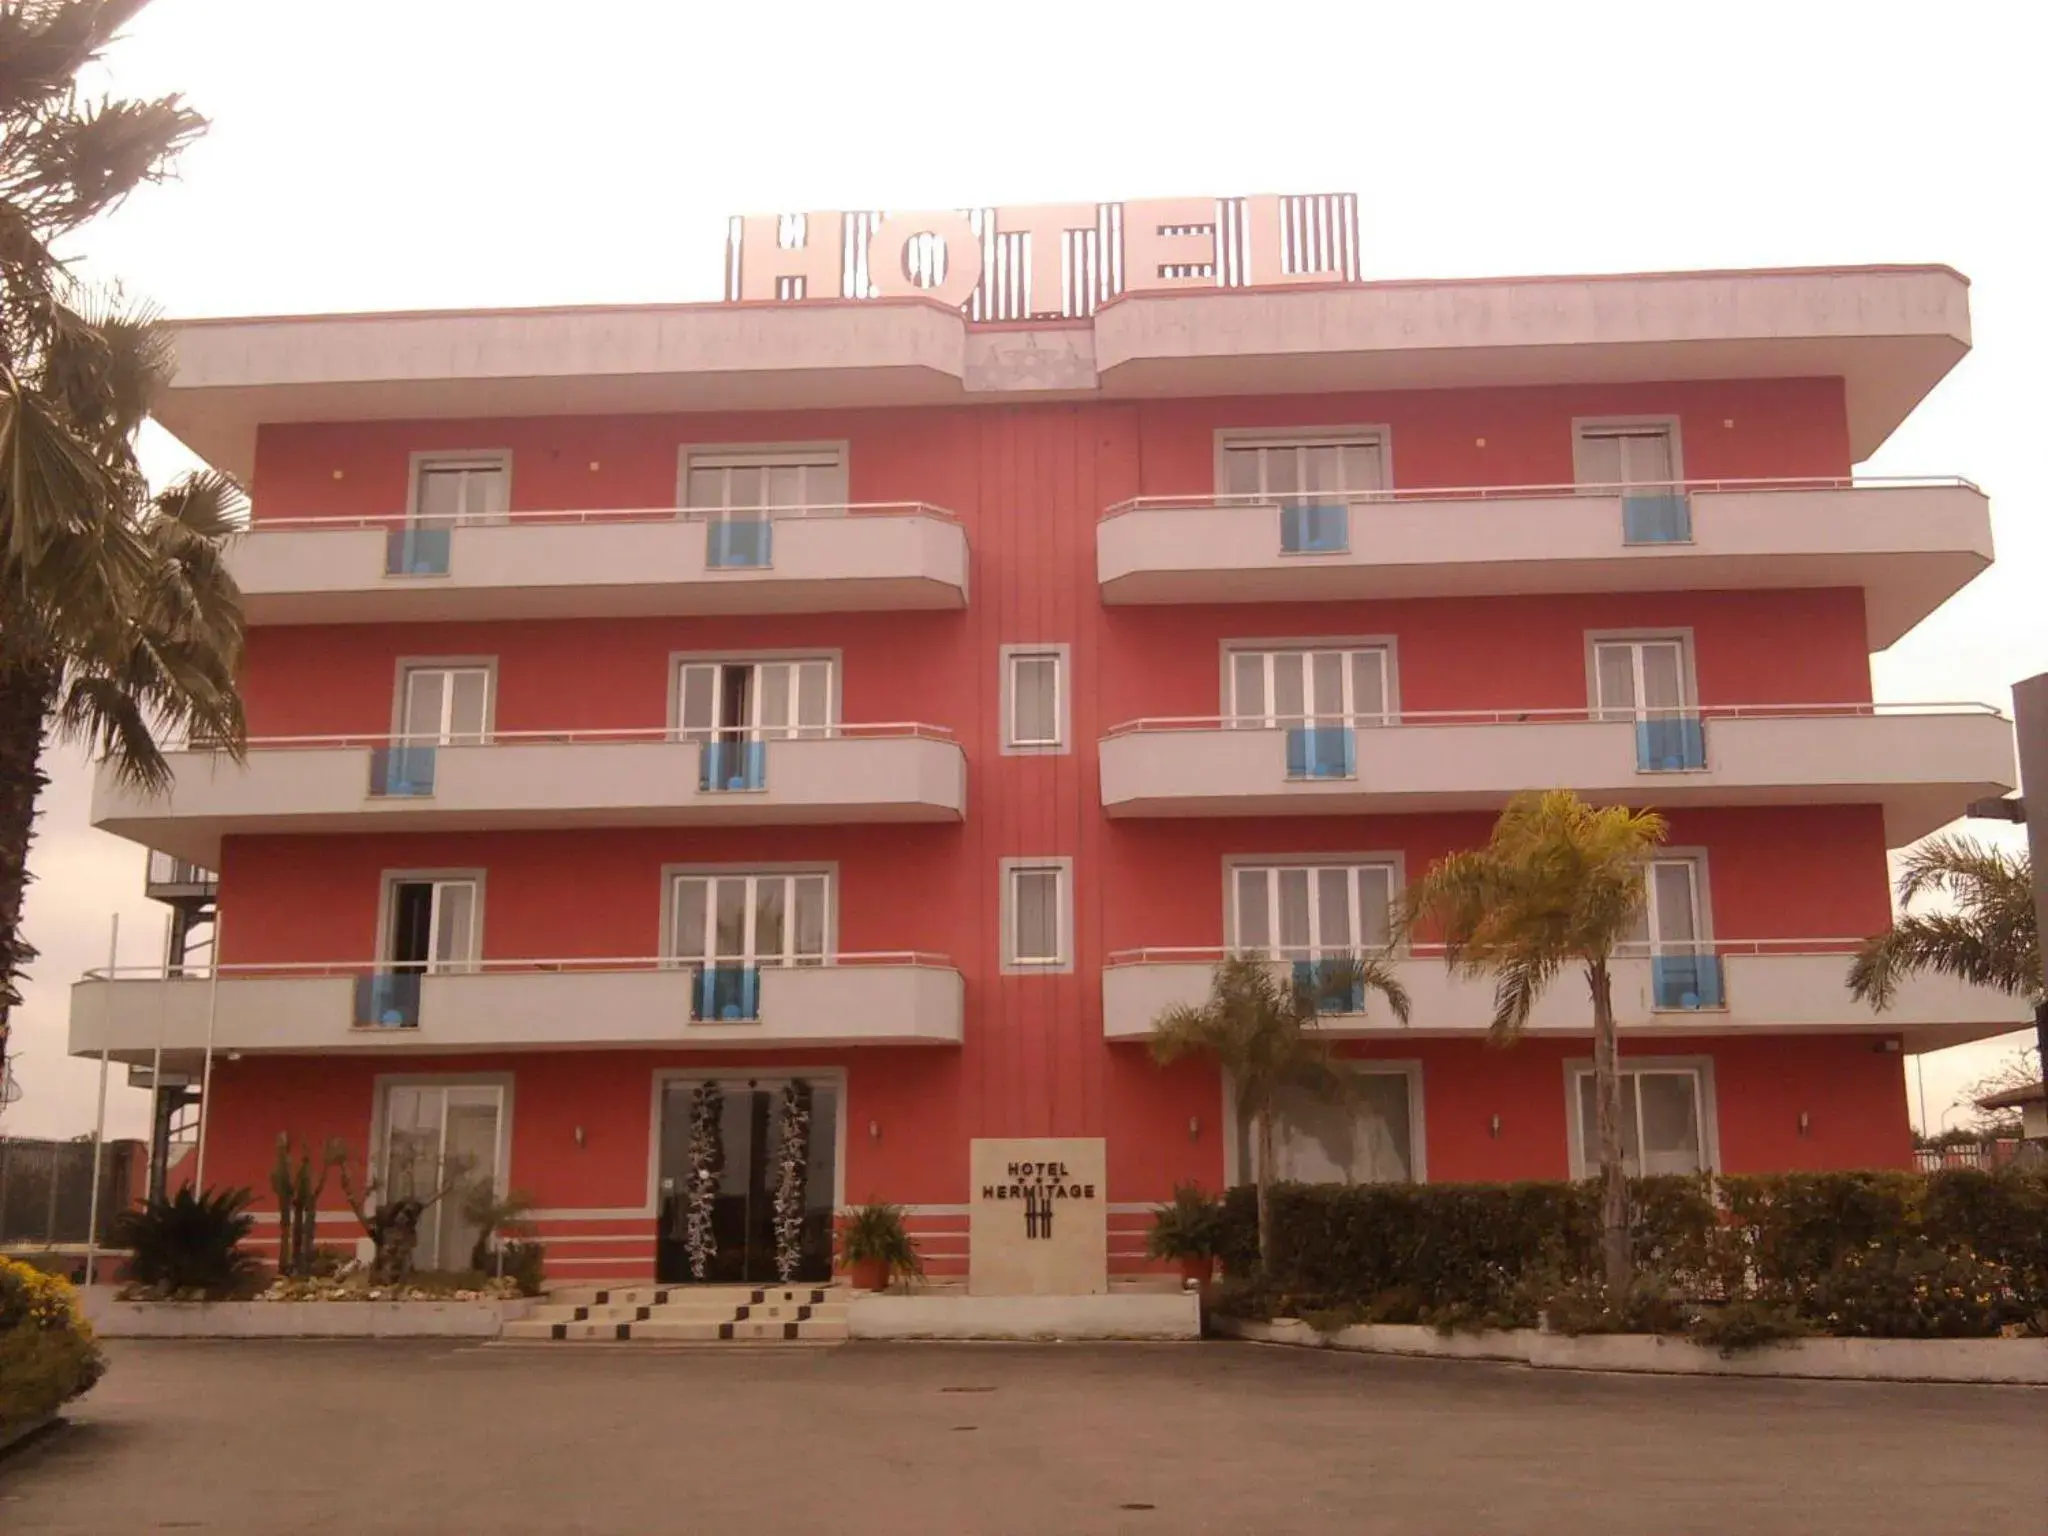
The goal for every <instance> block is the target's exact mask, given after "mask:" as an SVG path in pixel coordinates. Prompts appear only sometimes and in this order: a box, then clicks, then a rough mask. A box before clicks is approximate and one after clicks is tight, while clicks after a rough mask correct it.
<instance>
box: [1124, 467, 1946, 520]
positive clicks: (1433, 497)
mask: <svg viewBox="0 0 2048 1536" xmlns="http://www.w3.org/2000/svg"><path fill="white" fill-rule="evenodd" d="M1912 489H1920V490H1964V491H1974V492H1976V493H1977V494H1978V495H1980V496H1981V495H1982V494H1983V490H1982V488H1981V487H1979V486H1978V485H1976V484H1975V483H1974V482H1972V481H1969V480H1966V479H1964V478H1963V477H1962V476H1961V475H1772V476H1768V477H1764V478H1757V479H1718V480H1656V481H1648V482H1642V483H1635V484H1628V483H1624V482H1621V481H1591V482H1586V483H1583V484H1582V483H1579V482H1572V483H1570V484H1551V485H1403V486H1394V487H1390V488H1388V489H1386V490H1379V491H1336V490H1331V491H1313V490H1304V491H1281V492H1277V493H1268V494H1264V495H1260V494H1249V493H1244V492H1238V493H1234V494H1223V493H1217V494H1207V493H1197V494H1195V495H1192V496H1131V497H1127V498H1125V499H1124V500H1122V501H1117V502H1112V503H1111V504H1110V505H1109V507H1108V509H1107V510H1105V511H1104V512H1103V514H1102V517H1101V519H1099V520H1100V521H1104V522H1106V521H1108V520H1109V519H1110V518H1112V517H1120V516H1122V515H1123V514H1124V513H1126V512H1152V511H1170V510H1174V509H1178V508H1187V509H1189V510H1195V509H1200V508H1206V507H1277V506H1279V505H1280V504H1281V503H1282V502H1287V501H1314V500H1318V499H1320V500H1323V501H1344V502H1366V503H1372V502H1395V503H1399V502H1408V501H1529V500H1535V499H1538V498H1549V497H1554V496H1621V495H1626V494H1630V493H1634V494H1637V495H1645V494H1647V495H1655V494H1657V493H1659V492H1675V491H1684V492H1686V493H1688V494H1692V493H1696V492H1697V493H1705V494H1709V495H1711V494H1712V493H1714V492H1716V491H1749V492H1768V491H1863V490H1912Z"/></svg>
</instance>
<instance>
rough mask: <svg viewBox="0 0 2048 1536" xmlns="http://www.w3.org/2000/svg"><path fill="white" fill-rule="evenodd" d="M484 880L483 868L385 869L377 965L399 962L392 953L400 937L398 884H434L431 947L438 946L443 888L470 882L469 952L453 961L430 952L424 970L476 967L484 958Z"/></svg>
mask: <svg viewBox="0 0 2048 1536" xmlns="http://www.w3.org/2000/svg"><path fill="white" fill-rule="evenodd" d="M484 883H485V882H484V872H483V871H482V870H481V869H387V870H385V871H384V881H383V887H382V889H381V891H380V892H379V894H378V898H377V960H376V964H377V968H378V969H380V970H382V969H384V968H386V967H388V966H390V965H394V964H396V963H397V962H396V961H394V960H393V959H392V957H391V947H392V943H393V941H394V940H395V939H396V938H397V932H396V924H397V922H398V888H399V887H400V886H401V885H430V886H432V887H433V888H434V894H433V896H432V897H431V898H430V902H429V907H428V917H427V938H428V943H427V948H428V949H429V950H430V951H431V950H432V949H433V948H434V944H433V936H434V932H435V930H436V928H437V927H438V926H439V923H440V915H441V892H442V890H443V889H444V888H445V887H447V886H451V885H467V886H469V887H470V898H469V953H468V955H467V956H465V957H463V958H462V959H460V960H457V961H453V962H450V961H441V960H435V959H434V958H433V957H432V955H431V954H430V955H429V956H428V958H427V960H426V961H425V962H424V974H426V975H428V976H462V975H468V974H469V973H471V972H473V971H475V970H476V969H477V968H478V967H479V966H480V965H481V963H482V961H483V948H484Z"/></svg>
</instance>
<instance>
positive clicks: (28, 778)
mask: <svg viewBox="0 0 2048 1536" xmlns="http://www.w3.org/2000/svg"><path fill="white" fill-rule="evenodd" d="M56 702H57V674H56V673H54V672H52V671H51V670H50V669H48V668H47V667H41V666H35V665H20V664H13V665H0V1063H4V1062H5V1061H6V1059H7V1033H8V1019H9V1016H10V1015H11V1014H12V1012H13V1010H14V1008H15V1006H16V1005H17V1004H19V1003H20V1002H21V990H20V987H19V985H18V978H19V977H20V976H21V973H22V971H23V969H24V968H25V967H26V966H27V965H28V963H29V961H31V960H33V959H34V958H35V956H36V952H35V947H34V946H33V945H31V944H30V943H29V942H28V940H27V939H25V938H23V937H22V932H21V909H22V905H23V902H24V901H25V900H26V898H27V895H28V878H29V877H28V845H29V842H30V840H31V839H32V838H33V837H34V836H35V819H36V800H37V798H38V797H39V796H40V795H41V794H42V792H43V786H44V785H45V784H47V783H48V782H49V780H48V779H47V778H46V777H45V776H44V774H43V769H42V757H43V737H44V734H45V732H46V731H47V729H48V726H49V722H50V711H51V710H52V709H53V708H55V707H56Z"/></svg>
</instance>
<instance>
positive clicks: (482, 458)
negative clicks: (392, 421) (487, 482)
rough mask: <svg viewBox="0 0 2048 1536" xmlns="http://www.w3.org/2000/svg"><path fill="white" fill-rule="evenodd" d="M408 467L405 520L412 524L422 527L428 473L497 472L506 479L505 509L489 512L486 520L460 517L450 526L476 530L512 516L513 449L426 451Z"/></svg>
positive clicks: (416, 456) (412, 459)
mask: <svg viewBox="0 0 2048 1536" xmlns="http://www.w3.org/2000/svg"><path fill="white" fill-rule="evenodd" d="M407 467H408V469H409V471H410V475H411V478H410V479H409V480H408V481H407V482H406V493H405V520H406V522H407V524H409V525H412V526H420V519H421V518H422V517H423V516H425V513H424V512H423V511H422V510H421V506H420V500H421V498H420V488H421V486H422V485H423V484H424V483H425V480H426V477H427V475H428V473H429V472H435V473H445V472H447V471H449V470H467V471H476V470H494V471H496V472H497V473H498V474H499V475H500V476H501V477H502V479H503V484H504V491H505V497H504V499H505V505H504V508H503V510H501V511H498V512H490V513H486V514H484V515H483V516H482V517H470V516H467V515H463V516H458V517H457V518H456V519H455V521H454V522H453V523H452V524H450V526H451V527H455V528H475V527H480V526H482V525H484V524H489V523H502V522H504V521H505V520H506V519H507V518H508V517H509V516H510V515H511V511H512V450H511V449H509V448H479V449H475V450H470V451H464V450H459V449H446V450H444V449H423V450H421V451H419V452H416V453H414V454H413V455H412V458H411V461H410V463H409V464H408V466H407ZM464 499H465V500H467V499H468V498H467V497H465V498H464Z"/></svg>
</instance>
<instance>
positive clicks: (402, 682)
mask: <svg viewBox="0 0 2048 1536" xmlns="http://www.w3.org/2000/svg"><path fill="white" fill-rule="evenodd" d="M427 672H481V673H483V675H484V720H483V734H482V738H481V740H480V741H476V742H467V741H465V742H463V743H461V745H463V746H488V745H490V743H491V739H492V736H493V733H494V732H495V730H496V728H497V723H498V658H497V657H495V656H401V657H399V658H398V681H397V684H396V686H395V687H394V688H393V690H392V700H391V739H392V741H394V742H397V743H401V744H404V745H409V746H430V747H432V746H440V747H445V746H451V745H455V744H456V743H455V739H454V733H453V732H452V731H451V729H450V727H449V718H448V717H449V712H450V710H451V708H452V707H453V705H454V702H455V690H454V689H453V688H452V687H448V688H444V692H443V695H442V699H441V730H440V734H439V735H437V736H434V737H432V738H428V737H424V736H411V735H408V734H407V732H406V729H405V721H406V713H407V712H406V704H407V703H408V702H409V699H410V696H411V693H412V680H413V678H414V676H415V675H417V674H420V673H427Z"/></svg>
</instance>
